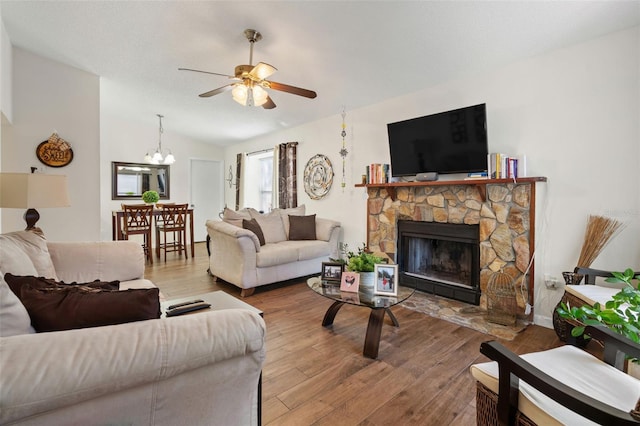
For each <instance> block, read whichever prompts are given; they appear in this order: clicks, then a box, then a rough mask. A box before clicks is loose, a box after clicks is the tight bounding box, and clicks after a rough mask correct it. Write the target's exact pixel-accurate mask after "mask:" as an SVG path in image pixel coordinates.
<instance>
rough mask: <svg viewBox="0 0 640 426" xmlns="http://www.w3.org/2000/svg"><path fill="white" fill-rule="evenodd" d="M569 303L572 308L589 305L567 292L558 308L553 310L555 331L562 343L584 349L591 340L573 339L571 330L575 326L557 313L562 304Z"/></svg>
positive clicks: (581, 337)
mask: <svg viewBox="0 0 640 426" xmlns="http://www.w3.org/2000/svg"><path fill="white" fill-rule="evenodd" d="M567 302H569V305H570V306H582V305H587V302H585V301H584V300H582V299H580V298H579V297H577V296H576V295H574V294H572V293H567V292H566V291H565V292H564V294H563V295H562V299H560V301H559V302H558V304H557V305H556V307H555V308H554V309H553V329H554V330H555V332H556V335H557V336H558V338H559V339H560V340H561V341H563V342H566V343H570V344H572V345H574V346H578V347H580V348H584V347H585V346H586V345H587V343H589V340H588V339H585V338H584V337H583V336H580V337H573V336H572V335H571V330H572V329H573V327H574V326H575V324H571V323H569V322H568V321H567V320H566V319H564V318H562V317H560V315H559V314H558V312H557V309H558V308H559V307H560V304H561V303H565V304H566V303H567Z"/></svg>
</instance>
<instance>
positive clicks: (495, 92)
mask: <svg viewBox="0 0 640 426" xmlns="http://www.w3.org/2000/svg"><path fill="white" fill-rule="evenodd" d="M639 40H640V28H639V27H636V28H633V29H631V30H626V31H622V32H618V33H614V34H610V35H608V36H605V37H602V38H598V39H595V40H591V41H588V42H585V43H581V44H578V45H575V46H572V47H569V48H566V49H561V50H556V51H552V52H549V53H547V54H544V55H541V56H538V57H534V58H531V59H528V60H525V61H522V62H518V63H514V64H511V65H508V66H505V67H502V68H500V69H497V70H494V71H492V72H488V73H484V74H481V75H470V76H467V77H465V78H461V79H458V80H453V81H450V82H447V83H445V84H441V85H438V86H435V87H431V88H428V89H425V90H421V91H419V92H416V93H413V94H411V95H408V96H403V97H399V98H395V99H390V100H388V101H385V102H383V103H379V104H376V105H371V106H368V107H365V108H360V109H357V110H351V111H350V110H348V109H347V118H346V124H347V128H346V131H347V140H348V146H347V149H348V150H349V155H348V157H347V187H346V188H345V189H344V191H343V190H342V189H341V188H340V179H341V168H342V165H341V158H340V155H339V154H338V151H339V150H340V148H341V138H340V130H341V127H340V125H341V117H340V115H339V112H340V109H341V107H340V105H342V104H343V103H344V104H347V108H348V102H349V100H348V99H344V100H343V99H337V100H336V115H335V116H332V117H328V118H326V119H323V120H320V121H317V122H314V123H310V124H306V125H303V126H300V127H297V128H294V129H287V130H284V131H282V132H279V133H277V134H272V135H269V136H266V137H261V138H256V139H254V140H251V141H248V142H246V143H244V144H241V145H237V146H233V147H230V148H227V150H226V154H225V159H226V165H225V168H228V165H229V164H231V165H233V168H234V170H235V154H236V153H237V152H241V151H253V150H258V149H263V148H267V147H271V146H273V145H275V144H277V143H282V142H288V141H298V142H300V144H299V145H298V155H299V157H298V158H299V162H298V190H299V201H298V202H299V204H306V205H307V211H308V212H309V213H317V214H318V215H319V216H321V217H329V218H333V219H336V220H339V221H341V222H342V225H343V228H344V238H343V240H344V241H345V242H347V243H348V244H349V245H350V246H352V247H355V246H356V245H358V244H359V243H361V242H363V241H366V193H365V190H364V189H362V188H354V184H355V183H358V182H359V181H360V176H361V175H362V173H363V172H364V169H365V165H366V164H369V163H373V162H389V153H388V146H387V143H388V142H387V133H386V123H389V122H394V121H398V120H403V119H407V118H412V117H417V116H422V115H427V114H431V113H435V112H440V111H445V110H448V109H452V108H458V107H462V106H466V105H473V104H477V103H482V102H485V103H486V104H487V115H488V117H487V120H488V133H489V149H490V150H491V151H500V152H507V153H514V154H516V153H525V154H526V155H527V156H528V166H529V175H530V176H546V177H547V178H548V182H547V183H546V184H538V200H537V201H538V205H537V207H538V213H537V228H536V240H537V244H536V246H537V247H536V248H537V251H536V274H535V286H536V294H535V305H534V313H535V322H536V323H538V324H541V325H545V326H549V327H551V325H552V323H551V314H552V310H553V308H554V306H555V304H556V303H557V301H558V300H559V298H560V296H561V291H558V290H556V291H553V290H547V289H546V288H545V287H544V284H543V283H542V279H541V277H542V276H543V274H545V273H548V274H551V275H553V276H556V277H558V278H559V279H560V281H562V280H561V272H562V271H566V270H571V269H573V267H574V266H575V264H576V261H577V258H578V255H579V252H580V247H581V244H582V239H583V235H584V229H585V225H586V221H587V218H588V216H589V215H590V214H600V215H606V216H609V217H614V218H617V219H619V220H623V221H625V222H626V223H627V227H626V229H625V230H624V231H623V233H622V234H620V235H619V236H618V237H617V238H616V239H615V240H614V241H613V242H612V243H611V244H610V245H609V246H608V247H607V248H606V249H605V250H604V251H603V253H602V254H601V255H600V257H599V258H598V259H597V260H596V262H595V263H594V265H593V266H594V267H598V268H602V269H610V270H622V269H624V268H626V267H629V266H631V267H634V268H638V267H640V243H639V239H638V235H640V185H639V183H640V182H639V179H638V175H637V170H638V164H639V163H640V147H639V145H640V144H639V142H638V141H639V140H640V129H639V127H640V126H639V122H640V120H639V118H640V105H639V102H640V96H639V94H640V83H639V81H640V70H639V64H640V42H639ZM319 96H322V93H320V94H319ZM282 102H285V100H283V101H282ZM310 102H313V101H310ZM317 153H322V154H325V155H327V156H328V157H329V158H330V159H331V161H332V163H333V167H334V172H335V177H334V183H333V187H332V189H331V191H330V192H329V194H328V195H327V196H326V197H325V198H324V199H322V200H319V201H313V200H311V199H310V198H309V197H308V196H307V195H306V193H305V192H304V189H303V188H304V187H303V180H302V179H303V170H304V166H305V164H306V162H307V161H308V160H309V158H311V156H313V155H314V154H317ZM226 191H227V193H226V202H227V204H228V205H233V204H234V193H233V192H232V191H229V190H228V188H227V189H226Z"/></svg>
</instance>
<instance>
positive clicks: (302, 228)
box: [289, 214, 316, 241]
mask: <svg viewBox="0 0 640 426" xmlns="http://www.w3.org/2000/svg"><path fill="white" fill-rule="evenodd" d="M315 239H316V215H315V214H312V215H309V216H291V215H290V216H289V240H292V241H295V240H315Z"/></svg>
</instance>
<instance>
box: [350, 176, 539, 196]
mask: <svg viewBox="0 0 640 426" xmlns="http://www.w3.org/2000/svg"><path fill="white" fill-rule="evenodd" d="M546 181H547V178H546V177H541V176H537V177H521V178H516V179H462V180H434V181H429V182H391V183H369V184H357V185H356V188H384V189H386V190H387V193H389V196H390V197H391V199H392V200H393V201H395V200H396V188H403V187H409V186H442V185H473V186H475V187H476V188H478V192H479V193H480V197H481V198H482V201H486V199H487V185H492V184H503V183H515V184H518V183H535V182H546Z"/></svg>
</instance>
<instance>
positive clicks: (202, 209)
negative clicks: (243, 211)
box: [189, 159, 224, 242]
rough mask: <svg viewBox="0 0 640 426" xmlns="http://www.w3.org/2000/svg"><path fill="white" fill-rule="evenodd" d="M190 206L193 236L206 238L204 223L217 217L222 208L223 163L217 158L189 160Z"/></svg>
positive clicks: (200, 239)
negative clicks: (191, 209)
mask: <svg viewBox="0 0 640 426" xmlns="http://www.w3.org/2000/svg"><path fill="white" fill-rule="evenodd" d="M190 174H191V176H190V178H191V180H190V182H191V185H190V191H191V194H190V197H189V199H190V200H191V204H190V206H191V207H192V208H193V236H194V240H195V241H196V242H200V241H205V240H206V239H207V228H206V226H205V223H206V221H207V220H209V219H217V218H218V213H220V212H221V211H222V209H223V208H224V186H223V183H224V178H223V164H222V161H219V160H195V159H192V160H190Z"/></svg>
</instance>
